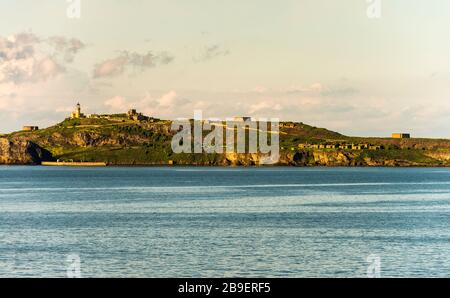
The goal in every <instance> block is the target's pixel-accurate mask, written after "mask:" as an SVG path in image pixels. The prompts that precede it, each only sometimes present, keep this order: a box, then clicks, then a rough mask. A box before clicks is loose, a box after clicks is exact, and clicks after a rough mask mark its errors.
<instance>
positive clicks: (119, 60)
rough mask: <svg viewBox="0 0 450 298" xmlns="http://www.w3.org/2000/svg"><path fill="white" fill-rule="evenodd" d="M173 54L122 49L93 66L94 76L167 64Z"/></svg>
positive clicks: (115, 74) (111, 75)
mask: <svg viewBox="0 0 450 298" xmlns="http://www.w3.org/2000/svg"><path fill="white" fill-rule="evenodd" d="M173 59H174V58H173V56H171V55H170V54H168V53H167V52H161V53H158V54H154V53H152V52H151V51H149V52H147V53H146V54H139V53H136V52H128V51H124V52H122V53H121V54H120V55H119V56H117V57H115V58H111V59H107V60H104V61H102V62H100V63H97V64H96V65H95V66H94V73H93V77H94V78H103V77H115V76H118V75H121V74H123V73H125V71H126V70H127V69H128V68H134V69H138V70H140V71H143V70H145V69H147V68H153V67H156V66H158V65H165V64H169V63H170V62H172V61H173Z"/></svg>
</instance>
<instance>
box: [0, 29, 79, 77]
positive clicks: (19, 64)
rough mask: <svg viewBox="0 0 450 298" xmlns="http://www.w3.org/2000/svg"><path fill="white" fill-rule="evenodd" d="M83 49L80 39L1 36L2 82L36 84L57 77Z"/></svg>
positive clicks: (0, 71)
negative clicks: (66, 64)
mask: <svg viewBox="0 0 450 298" xmlns="http://www.w3.org/2000/svg"><path fill="white" fill-rule="evenodd" d="M82 48H84V44H83V43H82V42H81V41H79V40H77V39H66V38H64V37H50V38H48V39H41V38H39V37H38V36H36V35H35V34H33V33H18V34H15V35H12V36H9V37H2V36H0V84H5V83H14V84H16V85H18V84H23V83H36V82H39V81H46V80H48V79H50V78H53V77H56V76H57V75H59V74H61V73H63V72H65V66H64V64H65V62H66V63H70V62H72V61H73V59H74V57H75V55H76V54H77V53H78V51H80V50H81V49H82ZM50 49H53V51H52V53H49V51H50ZM61 57H62V58H61Z"/></svg>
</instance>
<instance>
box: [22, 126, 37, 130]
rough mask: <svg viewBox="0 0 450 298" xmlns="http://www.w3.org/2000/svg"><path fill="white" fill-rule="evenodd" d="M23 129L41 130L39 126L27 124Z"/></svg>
mask: <svg viewBox="0 0 450 298" xmlns="http://www.w3.org/2000/svg"><path fill="white" fill-rule="evenodd" d="M22 130H23V131H36V130H39V127H38V126H31V125H26V126H24V127H23V128H22Z"/></svg>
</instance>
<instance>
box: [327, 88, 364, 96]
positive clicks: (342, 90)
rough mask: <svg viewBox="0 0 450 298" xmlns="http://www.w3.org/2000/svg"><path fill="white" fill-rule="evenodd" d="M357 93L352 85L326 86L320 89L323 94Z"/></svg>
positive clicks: (346, 94) (347, 94) (348, 94)
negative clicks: (341, 86) (326, 87)
mask: <svg viewBox="0 0 450 298" xmlns="http://www.w3.org/2000/svg"><path fill="white" fill-rule="evenodd" d="M356 93H358V90H356V89H355V88H352V87H344V88H328V89H325V90H323V91H322V95H323V96H350V95H354V94H356Z"/></svg>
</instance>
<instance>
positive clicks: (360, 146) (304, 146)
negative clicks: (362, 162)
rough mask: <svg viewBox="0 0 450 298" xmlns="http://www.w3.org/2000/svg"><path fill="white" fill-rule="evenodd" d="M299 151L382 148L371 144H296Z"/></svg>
mask: <svg viewBox="0 0 450 298" xmlns="http://www.w3.org/2000/svg"><path fill="white" fill-rule="evenodd" d="M298 148H300V149H342V150H383V149H384V146H380V145H372V144H298Z"/></svg>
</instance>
